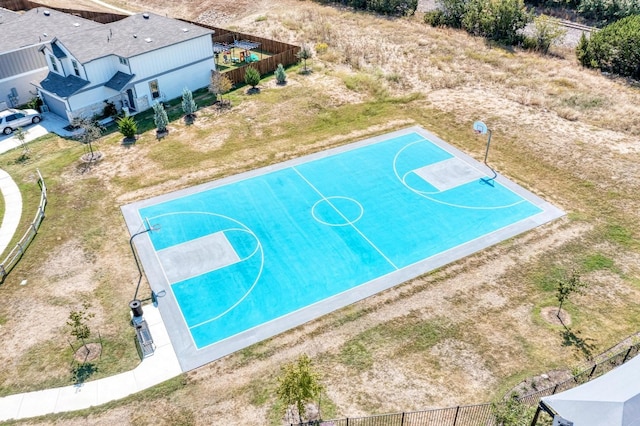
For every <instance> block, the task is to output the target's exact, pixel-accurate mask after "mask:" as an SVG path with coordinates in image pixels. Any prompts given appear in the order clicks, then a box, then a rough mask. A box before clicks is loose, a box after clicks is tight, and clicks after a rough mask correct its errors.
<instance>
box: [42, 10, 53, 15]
mask: <svg viewBox="0 0 640 426" xmlns="http://www.w3.org/2000/svg"><path fill="white" fill-rule="evenodd" d="M42 13H43V14H44V16H49V15H51V12H49V11H48V10H45V11H44V12H42Z"/></svg>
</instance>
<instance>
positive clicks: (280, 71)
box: [273, 64, 287, 84]
mask: <svg viewBox="0 0 640 426" xmlns="http://www.w3.org/2000/svg"><path fill="white" fill-rule="evenodd" d="M273 75H275V76H276V81H277V82H278V84H284V83H285V82H286V81H287V73H286V72H285V71H284V67H283V66H282V64H278V68H276V70H275V71H274V73H273Z"/></svg>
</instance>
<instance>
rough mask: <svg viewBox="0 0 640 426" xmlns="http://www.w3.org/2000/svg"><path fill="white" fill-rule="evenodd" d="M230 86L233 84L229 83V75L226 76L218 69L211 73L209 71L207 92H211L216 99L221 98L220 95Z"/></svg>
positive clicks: (229, 88)
mask: <svg viewBox="0 0 640 426" xmlns="http://www.w3.org/2000/svg"><path fill="white" fill-rule="evenodd" d="M232 87H233V84H232V83H231V80H229V77H227V76H226V75H225V74H222V73H221V72H218V71H214V72H213V73H211V83H209V92H210V93H213V94H214V95H215V96H216V101H217V100H219V98H220V100H222V95H224V94H225V93H227V92H228V91H229V90H231V88H232Z"/></svg>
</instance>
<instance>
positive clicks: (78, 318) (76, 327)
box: [67, 302, 95, 353]
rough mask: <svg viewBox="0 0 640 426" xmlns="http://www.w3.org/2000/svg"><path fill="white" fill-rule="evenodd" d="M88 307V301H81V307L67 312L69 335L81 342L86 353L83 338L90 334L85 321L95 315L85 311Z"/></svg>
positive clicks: (85, 344)
mask: <svg viewBox="0 0 640 426" xmlns="http://www.w3.org/2000/svg"><path fill="white" fill-rule="evenodd" d="M90 307H91V305H90V304H89V303H87V302H85V303H83V304H82V308H81V309H79V310H77V311H71V313H69V319H68V320H67V325H68V326H69V327H70V328H71V335H72V336H73V337H75V338H76V339H79V340H80V341H81V342H82V346H83V347H84V350H85V351H86V352H87V353H88V352H89V351H88V349H87V343H86V341H85V339H88V338H89V337H90V336H91V329H90V328H89V325H88V324H87V322H88V321H89V320H90V319H91V318H93V317H94V316H95V314H93V313H88V312H87V311H88V309H89V308H90Z"/></svg>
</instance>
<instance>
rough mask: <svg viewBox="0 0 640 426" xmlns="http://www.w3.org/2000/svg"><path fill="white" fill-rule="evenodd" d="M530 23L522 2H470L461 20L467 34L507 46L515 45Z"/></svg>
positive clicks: (473, 0) (513, 0)
mask: <svg viewBox="0 0 640 426" xmlns="http://www.w3.org/2000/svg"><path fill="white" fill-rule="evenodd" d="M530 21H531V14H530V13H529V12H528V11H527V8H526V6H525V5H524V2H523V0H494V1H493V0H470V1H469V2H468V3H467V4H466V10H465V13H464V16H463V18H462V27H463V28H464V29H465V30H467V31H468V32H469V33H471V34H474V35H479V36H483V37H487V38H489V39H491V40H495V41H497V42H500V43H505V44H508V45H513V44H516V43H517V42H518V41H520V39H521V38H522V36H521V35H520V30H522V29H523V28H524V27H525V26H526V25H527V23H528V22H530Z"/></svg>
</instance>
